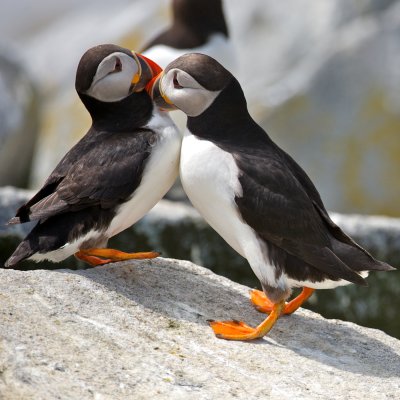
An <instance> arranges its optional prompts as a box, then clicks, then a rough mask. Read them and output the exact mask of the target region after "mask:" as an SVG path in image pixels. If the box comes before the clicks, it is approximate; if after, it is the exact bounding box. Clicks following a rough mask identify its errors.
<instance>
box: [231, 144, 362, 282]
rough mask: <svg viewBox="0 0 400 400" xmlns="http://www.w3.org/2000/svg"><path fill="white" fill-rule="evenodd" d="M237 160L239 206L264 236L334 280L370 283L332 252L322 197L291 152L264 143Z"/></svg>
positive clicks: (239, 152)
mask: <svg viewBox="0 0 400 400" xmlns="http://www.w3.org/2000/svg"><path fill="white" fill-rule="evenodd" d="M234 156H235V160H236V163H237V165H238V167H239V168H240V170H241V176H240V177H239V180H240V183H241V185H242V189H243V196H241V197H237V198H236V203H237V205H238V207H239V210H240V213H241V215H242V217H243V219H244V220H245V221H246V223H248V224H249V225H250V226H251V227H252V228H253V229H254V230H255V231H256V232H257V233H258V235H259V236H260V237H261V238H263V239H264V240H266V241H268V242H270V243H272V244H273V245H275V246H277V247H279V248H280V249H282V250H284V251H285V252H287V253H289V254H291V255H293V256H295V257H297V258H299V259H300V260H303V261H304V262H306V263H307V264H310V265H311V266H313V267H314V268H316V269H318V270H320V271H322V272H324V273H326V274H328V275H329V276H331V277H335V278H341V279H346V280H348V281H350V282H354V283H359V284H365V282H364V280H363V279H362V278H361V277H360V275H359V274H357V273H356V272H354V271H353V270H352V269H351V268H350V267H349V266H348V265H346V264H345V263H344V262H343V261H342V260H341V259H340V258H339V257H338V256H337V255H336V254H335V252H334V251H333V248H332V243H331V234H330V232H329V230H328V229H327V226H326V223H325V222H324V221H323V219H322V218H321V212H322V211H324V210H325V208H324V207H323V204H322V201H321V199H320V197H319V194H318V192H317V190H316V189H315V187H314V185H313V184H312V183H311V180H310V179H309V178H308V177H307V175H306V174H305V172H304V171H303V170H302V169H301V168H300V167H299V166H298V165H297V164H296V163H295V162H294V161H293V160H292V159H291V161H288V159H287V157H288V156H287V155H286V153H284V152H283V151H282V150H281V149H279V148H278V147H277V146H275V145H274V144H273V143H272V142H271V143H267V144H265V142H264V143H263V145H262V146H259V147H258V148H253V149H249V148H246V149H239V150H237V151H236V152H234ZM293 163H294V165H295V167H296V168H295V167H294V165H293ZM316 205H317V206H319V207H320V208H321V212H320V211H319V210H318V209H317V208H316ZM332 223H333V222H332Z"/></svg>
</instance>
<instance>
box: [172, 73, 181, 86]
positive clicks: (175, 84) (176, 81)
mask: <svg viewBox="0 0 400 400" xmlns="http://www.w3.org/2000/svg"><path fill="white" fill-rule="evenodd" d="M173 83H174V88H175V89H183V86H181V85H180V84H179V82H178V74H177V73H175V74H174V80H173Z"/></svg>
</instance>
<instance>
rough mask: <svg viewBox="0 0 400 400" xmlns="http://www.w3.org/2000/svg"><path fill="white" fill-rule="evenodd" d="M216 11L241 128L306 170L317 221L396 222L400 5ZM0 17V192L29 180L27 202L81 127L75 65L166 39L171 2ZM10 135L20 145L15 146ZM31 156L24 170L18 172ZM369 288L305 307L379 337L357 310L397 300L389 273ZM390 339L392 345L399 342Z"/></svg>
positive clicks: (256, 2)
mask: <svg viewBox="0 0 400 400" xmlns="http://www.w3.org/2000/svg"><path fill="white" fill-rule="evenodd" d="M224 8H225V14H226V17H227V22H228V26H229V29H230V33H231V37H232V41H233V43H234V45H235V50H236V57H237V62H238V67H239V72H238V78H239V80H240V82H241V83H242V86H243V88H244V90H245V93H246V96H247V99H248V102H249V106H250V110H251V113H252V115H253V116H254V118H255V119H256V121H257V122H259V123H260V124H261V125H262V126H263V127H264V128H265V129H266V130H267V131H268V133H269V134H270V135H271V136H272V137H273V139H274V140H275V141H276V142H277V143H278V144H279V145H280V146H281V147H283V148H284V149H285V150H287V151H288V152H289V153H290V154H291V155H293V157H294V158H295V159H296V160H297V161H298V162H299V163H300V164H301V165H302V166H303V167H304V169H305V170H306V171H307V172H308V174H309V175H310V176H311V178H312V179H313V181H314V182H315V183H316V186H317V188H318V189H319V191H320V192H321V195H322V198H323V200H324V201H325V204H326V205H327V207H328V209H330V210H335V211H340V212H345V213H353V212H357V213H364V214H384V215H389V216H394V217H399V216H400V202H399V200H398V199H399V198H400V179H399V171H400V90H399V88H400V68H399V66H400V2H399V1H395V0H335V1H331V0H286V1H284V2H279V1H275V0H248V1H246V2H243V1H242V0H225V1H224ZM1 9H2V12H1V13H0V118H1V121H0V140H1V142H0V145H1V147H0V184H2V185H4V184H13V185H17V186H25V183H26V178H24V177H26V176H27V175H28V174H29V175H30V187H32V188H37V187H38V186H40V184H41V183H42V182H43V180H44V179H45V178H46V177H47V175H48V174H49V173H50V171H51V170H52V168H53V167H54V166H55V165H56V164H57V162H58V161H59V160H60V158H61V157H62V156H63V155H64V154H65V152H66V151H67V150H68V149H69V148H70V147H71V146H72V145H73V144H74V143H76V141H77V140H79V139H80V138H81V136H82V135H83V134H84V133H85V132H86V131H87V129H88V127H89V124H90V121H89V118H88V115H87V114H86V111H85V109H84V107H83V106H82V104H81V103H80V101H79V99H78V96H77V95H76V93H75V90H74V79H75V71H76V67H77V64H78V62H79V59H80V57H81V55H82V54H83V52H84V51H85V50H86V49H87V48H89V47H91V46H93V45H96V44H99V43H107V42H108V43H110V42H111V43H117V44H120V45H122V46H125V47H128V48H131V49H140V48H141V47H142V46H143V45H144V44H145V43H146V42H147V41H148V40H150V39H151V38H152V37H153V36H155V35H156V34H157V33H159V32H160V31H161V30H163V29H164V28H165V27H166V26H167V25H168V23H169V21H170V7H169V0H152V1H148V0H114V1H113V2H109V1H105V0H87V1H85V2H81V1H78V0H60V1H57V2H52V1H50V0H38V1H35V2H31V1H28V0H19V1H17V2H16V1H11V0H3V1H2V6H1ZM5 45H6V46H5ZM3 47H4V48H6V49H7V50H2V49H3ZM10 59H11V60H12V63H14V64H15V63H16V66H15V67H12V68H11V71H10V68H9V67H8V66H6V67H3V66H4V65H8V64H7V63H9V61H4V62H3V61H1V60H10ZM4 70H6V72H5V73H6V74H8V75H4V72H3V71H4ZM7 71H8V72H7ZM22 71H26V73H25V72H22ZM4 76H5V78H4ZM12 82H15V83H13V84H12V85H11V83H12ZM34 86H35V87H36V88H37V92H35V90H34ZM3 88H6V89H3ZM4 104H6V106H4ZM38 107H40V125H39V128H38V129H37V120H38V118H39V117H38V116H39V112H38V110H37V108H38ZM4 110H6V111H4ZM6 129H7V131H6ZM3 132H6V133H5V134H3ZM9 132H11V135H12V136H10V135H9ZM21 132H23V134H24V139H23V145H15V144H14V143H18V135H19V134H20V133H21ZM35 134H38V139H37V140H36V143H35V145H33V140H34V138H35ZM10 137H12V138H13V139H12V140H11V142H10V139H8V138H10ZM20 137H21V136H20ZM4 138H6V139H7V141H6V140H5V139H4ZM14 138H15V140H14ZM7 143H12V144H7ZM19 143H21V142H19ZM6 144H7V147H6ZM15 148H17V149H18V150H17V151H15V150H14V151H12V150H13V149H15ZM5 149H6V150H5ZM29 151H34V155H33V163H32V164H31V167H30V168H28V161H24V160H29V158H30V154H29ZM23 153H26V155H24V154H23ZM5 162H7V165H3V163H5ZM17 169H21V170H22V172H21V173H20V172H18V174H16V172H17ZM4 175H5V176H6V179H5V180H3V176H4ZM16 175H18V176H16ZM1 222H3V221H1ZM185 226H186V225H185V223H184V224H183V227H182V226H180V228H179V230H177V231H174V230H171V231H168V232H169V233H168V235H169V236H168V237H169V238H170V239H174V238H175V239H174V240H175V245H176V246H177V249H178V247H179V243H180V242H181V241H183V240H186V241H188V240H197V239H196V237H197V236H194V237H192V236H191V234H190V233H189V231H185V229H184V227H185ZM151 234H152V233H151V232H150V233H148V232H147V234H146V235H150V236H151ZM146 235H145V234H144V233H143V234H141V233H140V232H139V234H138V236H137V237H136V239H135V243H133V244H132V243H131V244H130V245H131V246H132V245H134V246H136V245H137V246H140V245H141V244H146V243H147V242H146V240H148V238H149V237H150V236H146ZM201 237H202V236H201V235H200V236H199V238H201ZM198 240H199V241H200V240H201V239H198ZM215 240H217V239H215V237H214V236H212V237H211V238H210V241H209V242H207V241H206V243H209V244H210V246H211V244H212V243H214V242H215ZM125 243H126V239H125ZM216 248H218V246H217V247H216ZM196 249H197V250H196ZM128 250H129V249H128ZM175 250H176V249H175ZM196 251H200V250H199V246H198V245H197V244H196V243H194V245H193V246H192V247H190V257H191V259H192V260H194V261H196V262H199V259H198V258H197V259H196V257H197V255H198V253H196ZM213 251H215V250H213ZM205 252H206V253H207V251H206V250H205ZM4 254H5V253H3V255H4ZM196 254H197V255H196ZM215 254H216V253H215ZM218 254H220V253H218ZM165 255H166V256H168V255H169V256H175V257H178V256H179V255H180V254H179V251H178V253H176V254H165ZM182 256H183V254H182ZM184 256H185V257H186V256H187V254H186V253H185V254H184ZM230 262H231V258H229V257H228V256H226V258H224V256H222V255H220V256H219V258H218V257H217V258H212V257H211V256H210V258H209V259H208V260H207V259H205V260H204V261H203V262H202V264H203V265H207V266H210V267H214V269H216V270H217V272H218V273H224V274H226V275H229V273H230V272H229V271H230V266H231V265H232V264H230ZM235 262H236V261H235ZM233 264H234V262H233ZM224 265H225V266H226V269H225V270H224V269H223V266H224ZM238 265H240V267H238V268H237V269H236V270H235V271H243V272H240V273H239V272H238V273H237V275H235V276H233V277H234V278H235V279H237V280H239V281H243V282H245V283H247V284H249V282H250V281H251V280H252V279H253V277H252V273H251V271H250V268H249V267H248V266H247V265H246V263H244V262H243V261H241V262H238ZM396 265H397V266H399V264H396ZM376 275H377V274H376ZM371 279H375V278H371ZM249 280H250V281H249ZM252 284H254V285H255V284H256V283H255V281H254V283H252ZM370 284H371V287H373V288H376V293H375V294H374V296H373V300H374V301H373V302H372V300H371V301H369V302H368V301H365V302H363V298H367V296H372V295H371V290H370V291H368V289H366V290H363V289H362V290H361V289H360V288H355V287H351V288H341V289H338V290H336V291H327V292H323V294H321V295H318V296H316V300H315V303H314V305H313V304H311V306H312V307H314V306H316V304H317V303H318V304H317V305H319V307H320V309H319V310H324V311H326V313H325V314H324V315H327V316H329V315H332V316H335V317H340V318H345V319H346V318H347V319H348V318H353V320H356V321H357V322H359V323H364V324H369V325H372V326H379V327H382V328H383V329H386V328H385V326H384V324H385V322H382V321H380V322H379V324H378V323H377V322H376V321H375V322H373V323H371V321H369V320H368V318H369V313H368V309H369V307H371V305H373V304H378V305H377V306H376V309H375V310H374V313H375V315H378V314H379V312H380V310H379V308H380V307H382V308H383V307H385V310H386V307H389V306H390V303H391V299H392V298H395V297H396V296H397V298H398V297H399V296H398V290H399V289H398V288H399V287H400V279H399V273H398V272H395V273H391V274H381V275H379V278H376V281H370ZM378 288H379V289H378ZM374 290H375V289H374ZM357 293H358V294H359V296H360V297H359V298H358V300H356V297H355V296H357ZM335 296H336V297H335ZM324 299H326V301H325V300H324ZM335 299H337V300H338V301H342V302H344V303H346V304H345V307H343V306H342V307H337V309H341V310H344V311H345V312H346V307H347V311H348V313H347V314H346V313H345V314H340V315H339V314H337V310H336V308H335V301H336V300H335ZM371 299H372V297H371ZM379 299H382V302H381V303H376V302H379ZM344 303H343V304H344ZM343 304H342V305H343ZM397 310H398V307H397V308H396V307H392V309H391V310H390V312H389V314H390V315H389V314H388V316H387V319H388V320H390V319H393V318H396V315H397V319H398V314H396V313H397ZM393 313H394V314H393ZM361 315H363V316H364V317H365V319H364V320H360V318H361V317H360V316H361ZM357 318H359V319H357ZM388 324H389V325H390V322H388ZM390 326H391V328H389V330H390V329H391V330H390V333H391V334H393V335H397V336H399V337H400V328H399V327H398V326H397V327H396V328H395V329H394V328H393V326H394V325H393V323H392V324H391V325H390ZM396 329H397V330H396Z"/></svg>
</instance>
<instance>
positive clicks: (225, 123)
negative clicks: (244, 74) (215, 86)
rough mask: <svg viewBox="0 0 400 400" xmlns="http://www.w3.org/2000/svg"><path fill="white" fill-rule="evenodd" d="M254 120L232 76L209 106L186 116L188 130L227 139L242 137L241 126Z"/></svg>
mask: <svg viewBox="0 0 400 400" xmlns="http://www.w3.org/2000/svg"><path fill="white" fill-rule="evenodd" d="M249 124H251V125H253V124H255V122H254V121H253V119H252V118H251V116H250V114H249V112H248V110H247V102H246V98H245V97H244V93H243V90H242V88H241V87H240V84H239V82H238V81H237V80H236V79H235V78H232V80H231V81H230V83H229V84H228V85H227V86H226V87H225V88H224V89H223V90H222V92H221V93H220V94H219V95H218V97H217V98H216V99H215V100H214V102H213V103H212V104H211V106H210V107H208V108H207V110H205V111H204V112H203V113H202V114H200V115H199V116H197V117H188V119H187V127H188V129H189V131H190V132H191V133H192V134H193V135H195V136H198V137H199V138H202V139H211V140H222V141H225V140H229V139H231V138H232V137H233V136H238V138H242V139H243V133H244V132H243V129H241V127H242V126H248V125H249Z"/></svg>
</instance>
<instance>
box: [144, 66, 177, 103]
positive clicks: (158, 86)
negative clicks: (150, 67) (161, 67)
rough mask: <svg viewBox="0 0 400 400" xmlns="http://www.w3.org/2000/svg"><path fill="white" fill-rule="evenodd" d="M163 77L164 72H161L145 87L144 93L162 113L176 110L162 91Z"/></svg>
mask: <svg viewBox="0 0 400 400" xmlns="http://www.w3.org/2000/svg"><path fill="white" fill-rule="evenodd" d="M163 77H164V72H163V71H161V72H160V73H159V74H158V75H156V76H155V77H154V78H153V79H152V80H151V81H150V82H149V83H148V84H147V85H146V91H147V93H148V94H149V95H150V97H151V98H152V99H153V101H154V103H155V104H156V106H157V107H158V108H159V109H160V110H162V111H173V110H177V109H178V108H177V107H175V105H174V104H173V103H172V101H171V100H170V99H169V98H168V97H167V95H166V94H165V93H164V91H163V90H162V79H163Z"/></svg>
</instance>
